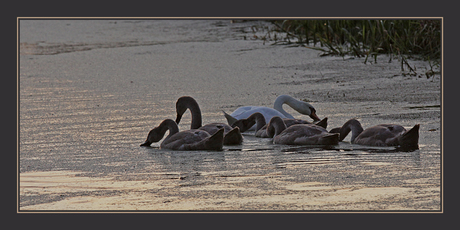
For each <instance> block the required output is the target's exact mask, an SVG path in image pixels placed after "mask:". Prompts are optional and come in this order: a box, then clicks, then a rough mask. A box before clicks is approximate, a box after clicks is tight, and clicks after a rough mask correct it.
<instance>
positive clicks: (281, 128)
mask: <svg viewBox="0 0 460 230" xmlns="http://www.w3.org/2000/svg"><path fill="white" fill-rule="evenodd" d="M284 103H286V104H288V105H290V106H291V107H293V108H294V109H296V110H297V111H299V112H300V113H302V114H307V115H309V116H310V117H311V118H312V119H313V122H309V121H305V120H300V119H295V118H293V117H292V116H291V115H289V114H288V113H286V112H285V111H284V110H283V109H282V108H281V106H282V104H284ZM275 108H276V109H277V110H275V109H270V108H267V107H260V106H245V107H240V108H238V109H237V110H235V111H234V112H233V113H232V114H231V116H230V115H228V114H226V118H227V121H228V123H229V124H231V126H230V125H227V124H224V123H210V124H206V125H202V116H201V110H200V107H199V105H198V103H197V102H196V100H195V99H193V98H192V97H189V96H183V97H180V98H179V99H178V100H177V102H176V120H175V121H174V120H172V119H166V120H164V121H162V122H161V123H160V124H159V125H158V126H157V127H155V128H154V129H152V130H151V131H150V132H149V134H148V136H147V139H146V141H145V142H144V143H143V144H141V146H150V145H151V144H152V143H154V142H158V141H160V140H161V139H163V137H164V135H165V133H166V131H169V134H168V136H167V137H166V138H165V139H164V140H163V142H162V143H161V144H160V148H162V149H172V150H222V148H223V145H240V144H242V142H243V136H242V135H241V132H245V131H248V130H250V129H252V128H253V129H254V130H255V136H256V137H265V138H273V143H274V144H285V145H337V144H338V143H339V142H340V141H343V139H344V138H345V137H346V136H347V135H348V133H350V132H351V143H352V144H359V145H368V146H400V147H404V148H410V149H418V139H419V128H420V125H419V124H417V125H415V126H414V127H413V128H411V129H410V130H406V129H405V128H404V127H402V126H401V125H395V124H381V125H376V126H373V127H370V128H367V129H363V127H362V126H361V123H360V122H359V121H358V120H356V119H350V120H349V121H347V122H346V123H345V124H344V125H343V126H342V127H338V128H334V129H331V130H330V131H329V132H328V131H327V130H326V128H327V117H326V118H324V119H322V120H320V119H319V118H318V116H317V115H316V110H315V109H314V108H313V106H311V105H310V104H308V103H306V102H303V101H298V100H296V99H294V98H292V97H289V96H287V95H281V96H279V97H278V98H277V99H276V101H275ZM187 109H188V110H190V113H191V126H190V130H185V131H179V128H178V124H179V123H180V121H181V119H182V116H183V114H184V113H185V112H186V111H187ZM274 111H275V112H274Z"/></svg>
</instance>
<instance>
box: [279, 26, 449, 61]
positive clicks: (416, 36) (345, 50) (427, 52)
mask: <svg viewBox="0 0 460 230" xmlns="http://www.w3.org/2000/svg"><path fill="white" fill-rule="evenodd" d="M271 22H272V23H273V24H274V25H275V26H276V29H275V30H274V32H280V33H283V34H285V37H284V38H279V35H278V36H276V35H275V36H274V37H275V38H276V37H278V39H274V41H275V43H286V44H297V45H303V46H306V47H308V48H312V49H316V50H320V51H322V52H323V53H322V55H339V56H342V57H343V56H345V55H352V56H356V57H365V60H364V63H366V62H368V61H369V58H372V59H373V61H374V62H377V56H378V55H380V54H387V55H390V61H391V60H392V58H393V56H396V57H398V58H400V60H401V63H402V66H403V64H406V65H407V66H408V67H409V68H411V67H410V66H409V65H408V64H407V60H406V58H422V59H423V60H428V61H430V63H431V61H434V62H437V63H438V65H439V60H440V58H441V20H440V19H430V20H364V19H361V20H274V21H271Z"/></svg>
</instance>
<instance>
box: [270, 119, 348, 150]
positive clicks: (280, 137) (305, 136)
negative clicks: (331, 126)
mask: <svg viewBox="0 0 460 230" xmlns="http://www.w3.org/2000/svg"><path fill="white" fill-rule="evenodd" d="M324 119H327V118H324ZM267 135H268V136H269V137H273V143H274V144H284V145H337V144H339V134H338V133H329V132H328V131H327V130H326V129H325V128H323V127H321V126H318V125H315V124H295V125H291V126H289V127H286V124H285V123H284V122H283V119H281V118H280V117H278V116H275V117H272V119H270V122H269V123H268V126H267Z"/></svg>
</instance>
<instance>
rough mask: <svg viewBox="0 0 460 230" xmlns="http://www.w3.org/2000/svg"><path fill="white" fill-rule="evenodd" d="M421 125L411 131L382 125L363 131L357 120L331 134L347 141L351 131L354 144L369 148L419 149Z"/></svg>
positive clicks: (350, 121) (397, 126) (392, 125)
mask: <svg viewBox="0 0 460 230" xmlns="http://www.w3.org/2000/svg"><path fill="white" fill-rule="evenodd" d="M419 129H420V124H416V125H415V126H414V127H413V128H411V129H410V130H406V129H405V128H404V127H402V126H401V125H395V124H380V125H376V126H373V127H370V128H367V129H363V127H362V126H361V123H360V122H359V121H358V120H356V119H350V120H348V121H347V122H345V124H344V125H342V127H339V128H334V129H331V130H330V131H329V132H330V133H340V139H339V140H340V141H342V140H343V139H345V137H346V136H347V135H348V133H349V132H350V131H351V140H350V142H351V143H352V144H359V145H369V146H401V147H405V148H411V149H418V138H419Z"/></svg>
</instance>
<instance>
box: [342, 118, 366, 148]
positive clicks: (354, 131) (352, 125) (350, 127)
mask: <svg viewBox="0 0 460 230" xmlns="http://www.w3.org/2000/svg"><path fill="white" fill-rule="evenodd" d="M350 131H351V140H350V142H351V143H353V142H354V141H355V139H356V137H357V136H358V135H359V134H361V133H362V132H363V127H362V126H361V123H359V121H358V120H356V119H351V120H349V121H347V122H346V123H345V124H344V125H343V126H342V128H341V129H340V140H343V139H344V138H345V137H346V136H347V135H348V133H349V132H350Z"/></svg>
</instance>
